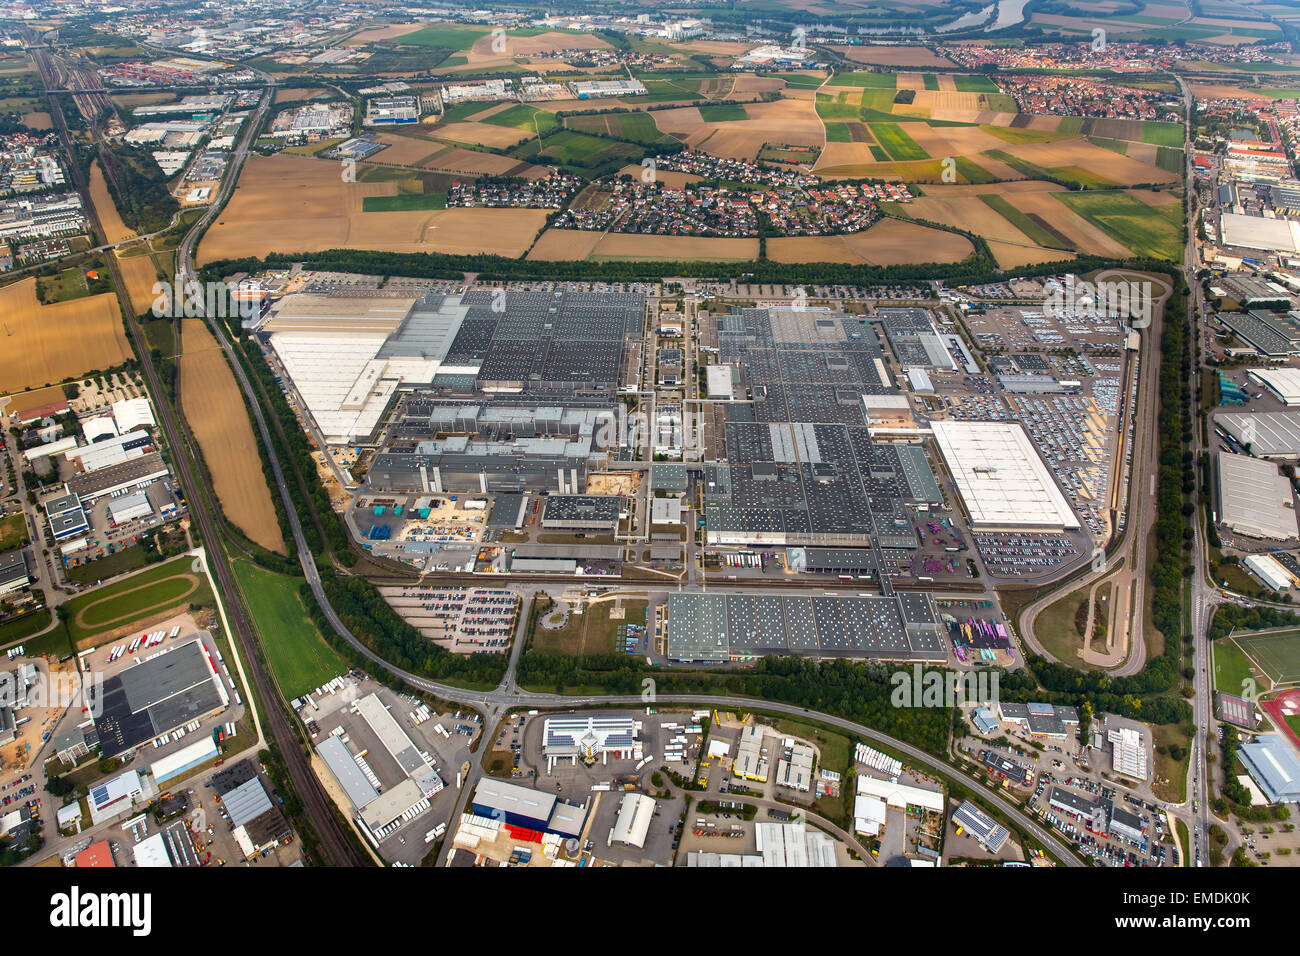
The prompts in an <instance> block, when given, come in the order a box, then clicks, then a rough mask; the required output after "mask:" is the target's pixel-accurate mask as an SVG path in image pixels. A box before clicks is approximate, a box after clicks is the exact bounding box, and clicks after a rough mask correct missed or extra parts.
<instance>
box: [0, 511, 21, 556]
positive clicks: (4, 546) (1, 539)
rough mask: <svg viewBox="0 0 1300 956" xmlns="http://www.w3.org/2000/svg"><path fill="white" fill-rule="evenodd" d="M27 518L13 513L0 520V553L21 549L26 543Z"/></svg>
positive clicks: (17, 512) (19, 513) (18, 512)
mask: <svg viewBox="0 0 1300 956" xmlns="http://www.w3.org/2000/svg"><path fill="white" fill-rule="evenodd" d="M27 537H28V535H27V518H26V517H25V516H24V514H23V512H21V511H15V512H14V513H13V514H11V515H5V517H3V518H0V552H2V551H12V550H13V549H14V548H21V547H22V546H23V545H25V544H26V543H27Z"/></svg>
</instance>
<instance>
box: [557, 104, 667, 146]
mask: <svg viewBox="0 0 1300 956" xmlns="http://www.w3.org/2000/svg"><path fill="white" fill-rule="evenodd" d="M563 122H564V126H565V128H566V129H571V130H574V131H576V132H579V133H586V134H588V135H590V136H611V137H613V138H615V139H626V140H630V141H632V142H634V143H639V144H641V145H643V146H660V145H664V144H668V143H675V142H677V139H676V138H675V137H673V136H670V135H668V134H667V133H664V132H661V131H660V129H659V127H658V126H657V125H655V117H654V115H652V114H650V113H641V112H635V113H633V112H626V113H594V114H585V115H578V116H565V117H564V121H563Z"/></svg>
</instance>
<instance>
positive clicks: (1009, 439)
mask: <svg viewBox="0 0 1300 956" xmlns="http://www.w3.org/2000/svg"><path fill="white" fill-rule="evenodd" d="M931 428H933V430H934V437H935V441H936V442H937V443H938V445H939V451H940V452H942V454H943V458H944V462H945V464H947V466H948V471H949V473H951V475H952V477H953V481H954V482H955V483H956V485H957V491H958V493H959V494H960V495H961V500H962V504H963V506H964V507H965V508H966V512H967V514H968V515H969V516H970V522H971V527H972V528H973V529H975V530H978V531H996V530H1024V529H1033V530H1037V531H1063V530H1075V529H1077V528H1078V527H1079V519H1078V518H1077V517H1075V514H1074V511H1073V510H1072V509H1071V508H1070V505H1069V503H1068V502H1067V501H1066V500H1065V496H1064V495H1063V494H1061V489H1060V488H1059V487H1058V486H1057V484H1056V482H1055V480H1054V479H1053V478H1052V474H1051V472H1050V471H1048V470H1047V466H1046V465H1045V464H1043V459H1042V457H1041V456H1040V455H1039V454H1038V450H1037V449H1036V448H1035V447H1034V445H1033V442H1032V441H1030V439H1029V435H1028V434H1027V433H1026V432H1025V429H1024V426H1022V425H1020V424H1019V423H1014V422H965V421H952V420H946V421H937V422H934V423H932V425H931Z"/></svg>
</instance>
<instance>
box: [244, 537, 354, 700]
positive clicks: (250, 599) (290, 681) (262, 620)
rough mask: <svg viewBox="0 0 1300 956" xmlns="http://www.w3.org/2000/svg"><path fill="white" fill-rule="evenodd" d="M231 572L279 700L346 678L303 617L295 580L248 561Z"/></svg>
mask: <svg viewBox="0 0 1300 956" xmlns="http://www.w3.org/2000/svg"><path fill="white" fill-rule="evenodd" d="M232 566H233V567H234V571H235V577H236V578H238V579H239V587H240V590H241V591H243V592H244V601H245V603H246V604H247V605H248V610H249V612H250V613H251V614H252V616H253V621H254V623H256V625H257V630H258V632H259V633H260V634H261V635H262V648H263V650H264V651H265V652H266V658H267V661H268V662H269V663H270V665H271V670H272V671H274V672H275V679H276V683H277V684H279V685H280V691H281V692H282V693H283V694H284V695H285V697H287V698H293V697H300V696H302V695H303V694H306V693H309V692H311V691H312V690H314V689H315V688H317V687H319V686H320V685H321V684H324V683H325V682H326V681H329V680H332V679H334V678H335V677H338V676H339V675H340V674H343V673H346V672H347V670H348V665H347V664H345V663H344V662H343V659H342V658H341V657H339V655H338V654H337V653H336V652H335V650H334V648H332V647H330V646H329V645H328V644H326V643H325V639H324V638H322V637H321V635H320V632H319V631H318V630H316V625H315V624H313V623H312V620H311V618H310V617H308V616H307V612H306V610H305V609H304V608H303V606H302V601H301V599H300V598H299V597H298V585H299V584H300V583H301V579H300V578H290V577H285V576H284V575H281V574H274V573H272V572H271V571H267V570H265V569H264V568H259V567H258V566H257V565H254V564H251V563H249V562H248V561H234V562H232Z"/></svg>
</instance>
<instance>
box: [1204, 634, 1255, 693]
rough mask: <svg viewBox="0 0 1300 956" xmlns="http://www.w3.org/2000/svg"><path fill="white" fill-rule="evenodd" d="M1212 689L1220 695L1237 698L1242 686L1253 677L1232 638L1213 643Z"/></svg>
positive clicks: (1241, 652)
mask: <svg viewBox="0 0 1300 956" xmlns="http://www.w3.org/2000/svg"><path fill="white" fill-rule="evenodd" d="M1213 651H1214V689H1215V690H1217V691H1219V692H1220V693H1222V694H1232V695H1233V696H1236V697H1239V696H1241V692H1242V684H1243V683H1244V682H1245V681H1247V680H1249V679H1250V678H1251V677H1253V676H1254V674H1253V672H1252V669H1251V665H1250V660H1249V659H1248V658H1247V657H1246V655H1245V653H1244V652H1243V651H1242V649H1241V648H1240V647H1239V646H1238V645H1237V642H1236V641H1234V640H1233V639H1232V638H1224V639H1223V640H1221V641H1215V642H1214V644H1213Z"/></svg>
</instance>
